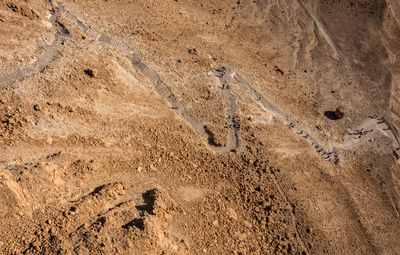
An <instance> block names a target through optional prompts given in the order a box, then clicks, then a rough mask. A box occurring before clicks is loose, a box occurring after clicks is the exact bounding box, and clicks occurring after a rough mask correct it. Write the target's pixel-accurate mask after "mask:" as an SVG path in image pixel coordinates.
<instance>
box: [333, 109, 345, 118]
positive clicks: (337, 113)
mask: <svg viewBox="0 0 400 255" xmlns="http://www.w3.org/2000/svg"><path fill="white" fill-rule="evenodd" d="M343 117H344V109H343V107H342V106H339V107H338V108H336V110H335V119H337V120H340V119H343Z"/></svg>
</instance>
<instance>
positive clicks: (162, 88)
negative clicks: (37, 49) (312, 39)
mask: <svg viewBox="0 0 400 255" xmlns="http://www.w3.org/2000/svg"><path fill="white" fill-rule="evenodd" d="M301 2H302V4H303V6H304V7H305V9H306V10H307V11H308V12H309V13H310V15H311V16H312V17H313V18H315V17H314V16H315V15H313V12H312V10H311V8H310V7H309V6H308V5H306V4H305V3H304V2H303V1H301ZM50 4H51V6H52V7H54V8H55V10H56V12H55V13H53V15H52V17H51V23H52V24H53V26H55V27H56V34H55V39H54V41H53V43H52V44H51V46H50V47H49V48H48V49H47V51H46V52H45V53H44V54H43V55H42V56H40V57H39V59H38V60H37V62H36V63H35V64H33V65H32V66H28V67H23V68H17V69H16V70H14V71H11V72H9V73H8V74H4V75H0V84H2V85H1V86H5V84H10V83H13V82H15V81H16V80H18V79H22V78H24V77H26V76H29V75H31V74H33V73H37V72H41V71H42V70H43V69H44V68H45V67H46V66H48V65H49V64H50V62H51V61H52V60H53V59H54V58H55V56H56V54H57V52H58V49H59V48H60V47H61V46H62V45H63V44H64V42H65V40H66V39H67V37H68V35H69V32H68V30H67V29H65V27H64V26H63V25H62V23H61V22H60V20H59V18H60V15H64V17H66V18H67V19H68V20H70V21H71V22H72V23H73V24H74V25H75V26H76V27H77V28H78V29H79V30H81V31H82V32H84V33H86V34H88V35H90V36H91V37H92V38H93V39H94V40H97V41H99V42H103V43H106V44H108V45H110V46H111V47H114V48H115V49H117V50H118V51H119V52H120V53H124V54H125V55H127V56H128V57H129V59H130V61H131V63H132V65H133V67H134V68H135V69H137V70H138V71H140V72H142V73H143V74H145V75H146V76H147V77H148V78H149V79H150V80H151V81H152V83H153V86H154V88H155V90H156V91H157V92H158V93H159V94H160V95H161V96H163V97H164V98H165V99H166V100H167V101H168V103H169V104H170V106H171V108H172V109H173V110H174V111H175V112H176V113H177V114H178V115H179V116H180V117H182V118H183V119H184V120H185V121H186V122H188V123H189V124H190V125H191V126H192V128H193V129H194V130H195V132H196V133H197V134H198V135H199V136H200V137H201V138H202V139H204V140H205V141H206V142H207V144H208V146H209V147H210V148H211V149H212V150H213V151H215V152H216V153H220V154H223V153H230V152H235V151H236V150H237V149H238V147H239V127H240V123H239V117H238V105H237V103H236V100H235V92H234V91H233V90H232V87H231V85H230V83H231V82H235V83H236V84H237V85H238V86H239V88H240V90H242V91H244V92H245V93H247V94H248V95H250V96H251V98H252V99H253V100H254V102H255V103H256V104H258V105H259V106H260V108H261V109H262V110H263V111H266V112H268V113H270V114H273V116H274V117H275V118H276V119H277V120H278V121H279V122H280V123H282V124H283V125H286V126H287V127H288V128H289V129H291V130H293V131H294V132H295V133H296V134H297V135H299V136H300V137H302V138H303V139H305V140H306V141H308V142H309V143H310V144H311V145H312V146H313V147H314V149H315V150H316V152H317V153H318V154H319V155H320V156H321V157H322V158H323V159H324V160H326V161H329V162H331V163H333V164H338V163H339V162H340V160H339V155H338V153H337V150H336V148H345V147H348V146H347V145H346V144H348V143H349V140H351V139H353V140H361V138H363V136H364V135H367V134H368V133H370V132H374V131H377V130H379V129H380V130H381V131H384V132H385V133H386V134H387V136H389V137H390V138H391V139H392V140H393V144H394V154H395V155H396V157H397V158H398V159H399V154H400V143H399V141H398V139H397V137H396V135H395V133H394V132H393V129H392V127H391V125H390V124H389V123H388V122H387V121H385V120H384V119H383V118H382V117H381V118H379V117H378V116H370V119H376V123H375V124H374V125H371V122H368V125H367V126H368V127H367V126H366V127H362V126H361V127H359V128H358V129H357V130H358V131H360V132H357V130H356V131H355V133H352V134H349V138H348V139H347V141H344V142H343V143H342V144H338V143H331V144H330V145H329V146H328V147H329V148H324V147H323V146H322V145H321V143H320V142H319V141H318V140H317V139H316V138H315V137H314V136H313V135H312V134H311V133H310V132H308V131H307V130H306V128H304V127H302V126H301V125H300V124H298V123H295V122H293V121H291V120H290V119H289V117H288V116H287V114H285V113H284V112H283V111H282V110H281V109H280V108H279V107H278V106H276V105H275V104H274V103H273V102H271V101H270V100H269V99H268V98H267V97H266V96H264V95H263V94H262V93H261V92H259V91H258V90H257V89H256V88H255V87H254V86H252V85H251V84H250V83H249V82H248V81H247V80H246V79H245V78H244V77H243V76H242V75H240V74H239V73H237V72H235V71H234V70H232V69H231V68H229V67H227V66H221V67H220V68H217V69H216V70H215V72H214V74H213V75H215V77H217V78H218V79H219V81H220V84H221V86H220V91H221V98H222V100H223V104H224V106H225V116H226V118H227V120H228V123H229V124H228V126H227V129H228V130H227V138H226V141H227V142H226V146H217V145H215V144H214V143H213V139H212V137H213V134H212V133H211V132H210V131H209V130H208V129H207V127H206V126H205V125H204V124H203V123H202V122H201V121H200V120H198V119H196V118H195V117H194V116H193V115H192V114H190V112H189V111H188V110H187V108H186V107H185V106H184V105H183V104H182V103H181V102H179V101H178V100H177V99H176V97H175V95H174V94H173V93H172V91H171V89H170V88H169V87H168V86H167V85H166V84H165V83H164V82H163V81H162V80H161V78H160V76H159V74H158V73H157V72H156V71H154V70H153V69H151V68H150V67H149V66H147V65H146V64H145V63H143V62H142V61H141V59H140V58H139V57H138V56H137V55H136V54H135V51H134V50H133V49H132V48H131V47H130V46H128V45H127V44H126V43H124V42H123V41H121V40H119V39H116V38H114V37H112V36H110V35H107V34H105V33H103V32H101V31H99V30H96V29H93V28H91V27H88V26H86V25H85V24H84V23H83V22H81V21H80V20H79V19H78V18H77V17H75V16H74V15H72V14H71V13H70V12H69V11H68V10H66V9H65V8H64V6H63V5H61V4H59V5H58V6H57V7H55V6H54V5H53V3H52V2H51V1H50ZM317 21H318V19H317V20H316V22H317ZM317 25H318V26H319V27H320V29H321V30H322V31H325V29H324V27H323V26H322V24H321V23H320V22H317ZM323 34H324V35H325V37H326V38H327V40H328V42H330V44H331V45H332V47H333V48H335V49H336V51H337V52H338V54H339V56H341V58H342V60H343V61H344V62H345V63H346V60H345V58H344V56H343V55H342V54H341V52H340V51H339V50H338V49H337V47H336V46H335V44H334V42H333V41H332V40H331V39H330V37H329V35H328V34H327V33H326V31H325V33H323ZM349 68H350V67H349ZM350 69H351V68H350ZM236 93H239V92H236ZM382 124H384V125H382ZM367 128H369V129H368V130H369V132H365V131H366V129H367ZM364 129H365V130H364ZM354 134H356V135H354ZM353 143H354V142H353Z"/></svg>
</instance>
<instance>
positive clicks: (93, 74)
mask: <svg viewBox="0 0 400 255" xmlns="http://www.w3.org/2000/svg"><path fill="white" fill-rule="evenodd" d="M85 74H87V75H88V76H89V77H92V78H96V77H97V74H98V72H97V70H96V69H94V68H88V69H86V70H85Z"/></svg>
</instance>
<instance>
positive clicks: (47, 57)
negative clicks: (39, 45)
mask: <svg viewBox="0 0 400 255" xmlns="http://www.w3.org/2000/svg"><path fill="white" fill-rule="evenodd" d="M50 21H51V24H52V25H53V26H54V27H55V28H56V33H55V39H54V41H53V43H52V44H51V45H50V46H49V48H48V49H47V50H46V51H45V53H44V54H42V55H41V56H40V57H39V59H38V60H37V61H36V63H34V64H33V65H31V66H26V67H21V68H17V69H15V70H12V71H10V72H8V73H6V74H1V75H0V84H2V85H0V86H2V87H4V86H5V84H11V83H14V82H15V81H16V80H18V79H22V78H24V77H27V76H29V75H32V74H33V73H38V72H42V71H43V70H44V69H45V68H46V67H47V66H48V65H49V64H50V62H51V61H52V60H53V59H54V58H55V56H56V54H57V52H58V50H59V48H60V47H61V46H62V45H63V44H64V42H65V40H66V39H67V37H68V35H69V32H68V31H67V30H66V29H65V27H64V26H63V25H62V23H61V22H60V21H59V20H58V16H57V15H53V16H52V17H51V19H50Z"/></svg>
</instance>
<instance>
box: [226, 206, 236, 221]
mask: <svg viewBox="0 0 400 255" xmlns="http://www.w3.org/2000/svg"><path fill="white" fill-rule="evenodd" d="M226 212H227V214H228V216H229V218H231V219H233V220H237V219H238V216H237V213H236V212H235V210H233V209H232V208H230V207H229V208H227V209H226Z"/></svg>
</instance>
